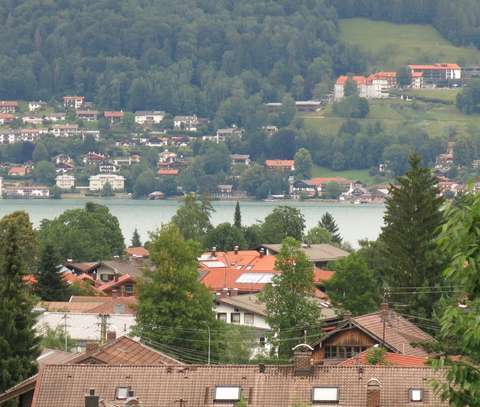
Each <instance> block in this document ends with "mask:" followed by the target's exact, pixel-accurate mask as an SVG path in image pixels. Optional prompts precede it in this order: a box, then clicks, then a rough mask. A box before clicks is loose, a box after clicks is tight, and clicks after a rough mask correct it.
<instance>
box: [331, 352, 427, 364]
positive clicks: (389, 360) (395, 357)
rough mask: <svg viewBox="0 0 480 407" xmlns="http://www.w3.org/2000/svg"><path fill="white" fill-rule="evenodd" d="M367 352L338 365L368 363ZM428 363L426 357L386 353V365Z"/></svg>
mask: <svg viewBox="0 0 480 407" xmlns="http://www.w3.org/2000/svg"><path fill="white" fill-rule="evenodd" d="M367 352H368V351H365V352H362V353H360V354H358V355H357V356H354V357H353V358H350V359H347V360H344V361H342V362H340V363H339V364H338V366H352V365H366V364H368V363H367ZM426 363H427V358H426V357H421V356H411V355H400V354H398V353H392V352H387V353H386V354H385V363H384V364H385V365H388V366H404V367H424V366H425V365H426Z"/></svg>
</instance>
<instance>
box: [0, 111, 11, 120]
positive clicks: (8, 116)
mask: <svg viewBox="0 0 480 407" xmlns="http://www.w3.org/2000/svg"><path fill="white" fill-rule="evenodd" d="M0 119H2V120H15V115H13V114H11V113H0Z"/></svg>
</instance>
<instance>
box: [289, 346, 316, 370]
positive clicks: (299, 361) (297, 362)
mask: <svg viewBox="0 0 480 407" xmlns="http://www.w3.org/2000/svg"><path fill="white" fill-rule="evenodd" d="M312 352H313V348H312V347H311V346H309V345H307V344H305V343H302V344H300V345H297V346H295V347H294V348H293V367H294V372H295V376H310V375H311V374H313V361H312Z"/></svg>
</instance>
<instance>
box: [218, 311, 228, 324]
mask: <svg viewBox="0 0 480 407" xmlns="http://www.w3.org/2000/svg"><path fill="white" fill-rule="evenodd" d="M217 319H218V320H219V321H223V322H227V313H226V312H218V313H217Z"/></svg>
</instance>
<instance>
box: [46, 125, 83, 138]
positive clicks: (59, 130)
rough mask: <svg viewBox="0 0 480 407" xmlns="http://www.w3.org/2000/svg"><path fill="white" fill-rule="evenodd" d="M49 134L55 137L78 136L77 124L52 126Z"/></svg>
mask: <svg viewBox="0 0 480 407" xmlns="http://www.w3.org/2000/svg"><path fill="white" fill-rule="evenodd" d="M50 132H51V133H52V134H53V135H54V136H55V137H74V136H76V135H78V134H79V130H78V124H54V125H53V126H52V128H51V129H50Z"/></svg>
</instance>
